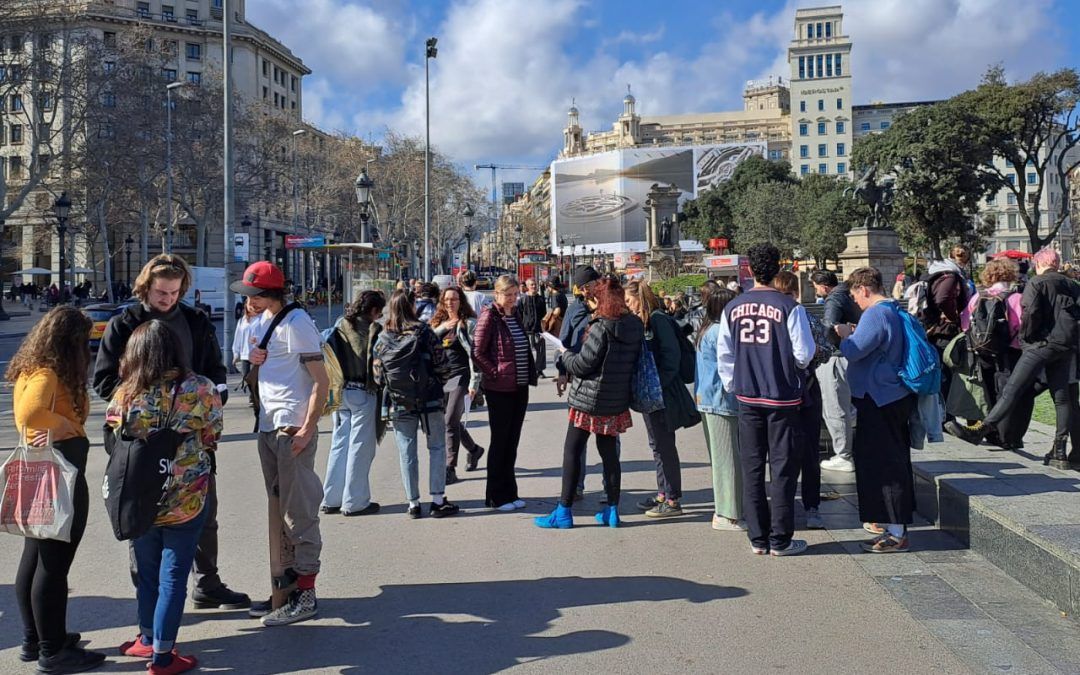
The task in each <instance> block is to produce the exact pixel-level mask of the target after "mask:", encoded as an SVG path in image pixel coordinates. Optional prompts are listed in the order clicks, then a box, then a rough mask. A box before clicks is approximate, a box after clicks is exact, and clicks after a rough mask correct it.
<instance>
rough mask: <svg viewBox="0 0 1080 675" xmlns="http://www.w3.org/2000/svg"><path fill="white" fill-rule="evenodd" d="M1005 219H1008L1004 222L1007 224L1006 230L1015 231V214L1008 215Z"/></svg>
mask: <svg viewBox="0 0 1080 675" xmlns="http://www.w3.org/2000/svg"><path fill="white" fill-rule="evenodd" d="M1006 218H1007V219H1008V220H1007V221H1006V222H1008V228H1009V229H1010V230H1015V229H1016V214H1015V213H1010V214H1009V215H1008V216H1006Z"/></svg>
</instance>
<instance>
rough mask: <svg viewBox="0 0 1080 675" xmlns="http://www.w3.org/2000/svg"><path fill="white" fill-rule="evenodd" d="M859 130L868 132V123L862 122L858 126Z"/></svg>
mask: <svg viewBox="0 0 1080 675" xmlns="http://www.w3.org/2000/svg"><path fill="white" fill-rule="evenodd" d="M859 129H860V130H861V131H870V123H869V122H863V123H862V124H860V125H859Z"/></svg>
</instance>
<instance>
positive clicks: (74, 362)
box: [6, 307, 105, 673]
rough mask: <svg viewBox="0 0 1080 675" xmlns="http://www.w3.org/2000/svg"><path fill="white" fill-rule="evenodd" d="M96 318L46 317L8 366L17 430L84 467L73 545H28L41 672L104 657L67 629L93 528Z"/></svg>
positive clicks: (27, 615) (33, 642)
mask: <svg viewBox="0 0 1080 675" xmlns="http://www.w3.org/2000/svg"><path fill="white" fill-rule="evenodd" d="M91 326H92V324H91V321H90V318H89V317H87V316H86V315H85V314H83V313H82V312H81V311H79V310H78V309H75V308H74V307H57V308H56V309H54V310H52V311H51V312H49V313H48V314H46V315H45V316H44V317H43V318H42V319H41V321H39V322H38V323H37V324H36V325H35V326H34V327H33V328H32V329H31V330H30V334H29V335H27V336H26V338H25V339H24V340H23V343H22V345H20V347H19V351H18V352H17V353H16V354H15V356H14V357H13V358H12V359H11V362H10V363H9V364H8V368H7V374H6V377H7V380H8V381H9V382H13V383H15V390H14V407H15V426H16V428H17V429H18V430H19V433H21V434H25V437H26V439H27V441H29V442H30V444H32V445H35V446H38V447H42V446H44V445H45V444H46V443H48V442H49V441H50V440H51V441H52V445H53V447H54V448H56V449H57V450H58V451H59V452H60V454H62V455H63V456H64V458H65V459H67V461H69V462H71V464H72V465H73V466H74V467H75V468H76V469H77V470H78V472H79V473H78V477H77V478H76V480H75V490H74V494H73V495H72V501H73V505H74V522H73V523H72V527H71V541H70V542H64V541H58V540H54V539H30V538H27V539H26V540H25V541H24V543H23V555H22V560H21V561H20V562H19V571H18V573H17V574H16V577H15V594H16V596H17V599H18V602H19V611H20V612H21V614H22V620H23V644H22V653H21V654H20V655H19V657H20V658H21V659H22V660H23V661H35V660H36V661H37V662H38V671H39V672H42V673H78V672H83V671H86V670H90V669H92V668H96V667H97V666H99V665H101V664H102V663H103V662H104V661H105V655H104V654H101V653H98V652H91V651H87V650H85V649H80V648H79V647H78V646H77V645H78V643H79V639H80V636H79V634H78V633H68V632H67V599H68V583H67V577H68V570H69V569H70V568H71V563H72V561H73V560H74V559H75V551H76V550H78V548H79V541H80V540H81V539H82V535H83V532H84V531H85V529H86V515H87V511H88V510H89V502H90V497H89V492H88V490H87V486H86V456H87V452H88V451H89V449H90V442H89V441H88V440H87V438H86V431H85V429H84V428H83V425H84V424H85V423H86V417H87V414H88V413H89V410H90V399H89V397H88V396H87V382H86V380H87V372H88V370H89V367H90V347H89V344H90V342H89V341H90V328H91Z"/></svg>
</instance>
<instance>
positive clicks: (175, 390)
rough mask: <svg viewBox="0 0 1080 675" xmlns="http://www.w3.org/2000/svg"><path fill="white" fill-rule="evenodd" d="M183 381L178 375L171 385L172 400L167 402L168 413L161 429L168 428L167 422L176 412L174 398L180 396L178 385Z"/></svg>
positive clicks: (170, 421) (169, 422)
mask: <svg viewBox="0 0 1080 675" xmlns="http://www.w3.org/2000/svg"><path fill="white" fill-rule="evenodd" d="M183 382H184V381H183V380H182V379H180V378H179V377H178V378H176V384H174V385H173V391H172V400H171V401H170V402H169V414H168V416H166V417H165V425H164V426H163V427H162V429H168V428H169V424H171V423H172V416H173V413H174V412H176V399H178V398H180V386H181V385H182V384H183Z"/></svg>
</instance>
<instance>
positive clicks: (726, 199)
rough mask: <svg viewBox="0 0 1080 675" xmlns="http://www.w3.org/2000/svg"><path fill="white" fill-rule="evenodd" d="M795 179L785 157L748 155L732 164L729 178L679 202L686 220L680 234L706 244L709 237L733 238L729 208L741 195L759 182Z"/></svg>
mask: <svg viewBox="0 0 1080 675" xmlns="http://www.w3.org/2000/svg"><path fill="white" fill-rule="evenodd" d="M769 182H777V183H789V184H794V183H795V177H794V175H792V173H791V165H790V164H789V163H787V162H785V161H779V162H777V161H771V160H768V159H765V158H764V157H760V156H757V155H755V156H753V157H750V158H748V159H747V160H745V161H743V162H742V163H740V164H739V166H737V167H735V171H734V173H732V175H731V178H730V179H729V180H727V181H725V182H723V183H720V184H719V185H717V186H715V187H712V188H710V189H708V190H704V191H702V192H701V194H699V195H698V197H697V199H691V200H689V201H687V202H686V203H685V204H684V205H683V213H685V214H686V217H687V220H686V222H685V223H684V224H683V226H682V232H683V234H685V235H687V236H689V237H693V238H694V239H696V240H698V241H700V242H701V243H702V244H704V245H708V243H709V239H711V238H713V237H728V238H731V239H734V238H735V229H736V228H735V220H734V217H733V213H732V209H733V206H734V204H735V202H736V201H738V200H739V198H740V197H741V195H742V194H743V193H745V192H747V191H749V190H751V189H752V188H754V187H756V186H758V185H761V184H763V183H769Z"/></svg>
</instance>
